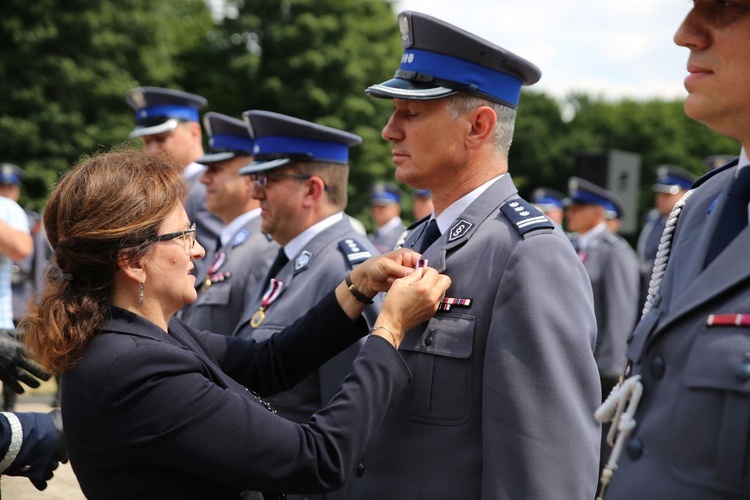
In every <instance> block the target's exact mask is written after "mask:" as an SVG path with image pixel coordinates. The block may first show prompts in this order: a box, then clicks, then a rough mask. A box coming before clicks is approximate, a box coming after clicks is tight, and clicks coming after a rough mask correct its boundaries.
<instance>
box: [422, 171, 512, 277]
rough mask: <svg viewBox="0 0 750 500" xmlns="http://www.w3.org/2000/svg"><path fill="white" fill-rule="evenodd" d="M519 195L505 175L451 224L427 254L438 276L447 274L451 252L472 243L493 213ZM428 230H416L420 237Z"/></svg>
mask: <svg viewBox="0 0 750 500" xmlns="http://www.w3.org/2000/svg"><path fill="white" fill-rule="evenodd" d="M516 193H518V190H517V189H516V187H515V186H514V185H513V179H512V178H511V176H510V174H505V175H503V176H502V177H501V178H500V179H498V180H497V181H496V182H494V183H493V184H492V185H491V186H490V187H489V188H487V189H486V190H485V192H484V193H482V194H481V195H480V196H479V198H477V199H476V200H474V202H473V203H472V204H471V205H469V206H468V207H467V208H466V210H464V211H463V213H462V214H461V215H459V216H458V218H456V220H454V221H453V222H452V223H451V225H450V227H449V228H448V231H446V232H444V233H443V234H442V235H441V236H440V238H438V239H437V240H436V241H435V243H433V244H432V246H431V247H430V248H428V249H427V251H426V252H425V253H424V258H426V259H427V260H428V262H429V266H430V267H432V268H434V269H435V270H436V271H438V272H441V273H442V272H444V271H445V270H446V256H447V254H448V252H451V251H453V250H454V249H456V248H457V247H459V246H461V245H463V244H464V243H466V242H467V241H469V239H470V238H471V236H472V235H473V234H474V233H475V232H476V230H477V228H478V227H479V226H480V225H481V224H482V222H484V220H485V219H487V218H488V217H490V216H491V215H492V214H493V213H496V212H497V210H498V207H499V206H500V205H501V204H502V203H503V202H505V201H506V200H507V199H508V198H510V197H511V196H513V195H515V194H516ZM426 227H427V224H422V226H420V228H417V230H418V231H419V234H420V235H421V232H422V231H424V230H425V228H426ZM415 232H417V231H415ZM417 239H419V238H415V239H414V240H412V241H411V246H414V243H415V242H416V240H417Z"/></svg>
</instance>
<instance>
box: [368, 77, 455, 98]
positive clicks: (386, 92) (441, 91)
mask: <svg viewBox="0 0 750 500" xmlns="http://www.w3.org/2000/svg"><path fill="white" fill-rule="evenodd" d="M365 93H367V94H368V95H371V96H373V97H380V98H381V99H418V100H424V99H441V98H443V97H448V96H450V95H453V94H456V93H458V91H456V90H453V89H449V88H447V87H436V86H434V85H429V84H426V83H416V82H412V81H409V80H404V79H402V78H392V79H390V80H388V81H386V82H383V83H378V84H377V85H371V86H369V87H367V88H366V89H365Z"/></svg>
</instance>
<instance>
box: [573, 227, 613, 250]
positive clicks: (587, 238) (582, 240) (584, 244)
mask: <svg viewBox="0 0 750 500" xmlns="http://www.w3.org/2000/svg"><path fill="white" fill-rule="evenodd" d="M606 230H607V223H606V222H601V223H599V224H597V225H596V226H594V227H593V228H591V229H589V230H588V231H586V232H585V233H578V238H576V239H577V242H578V248H579V250H586V249H587V248H588V247H589V245H591V242H592V241H594V240H595V239H596V237H597V236H599V235H600V234H602V233H603V232H604V231H606Z"/></svg>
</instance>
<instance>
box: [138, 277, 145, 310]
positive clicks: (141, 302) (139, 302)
mask: <svg viewBox="0 0 750 500" xmlns="http://www.w3.org/2000/svg"><path fill="white" fill-rule="evenodd" d="M145 284H146V282H145V281H143V282H141V283H140V284H139V285H138V286H139V288H140V289H141V298H140V299H139V300H138V305H139V306H142V305H143V285H145Z"/></svg>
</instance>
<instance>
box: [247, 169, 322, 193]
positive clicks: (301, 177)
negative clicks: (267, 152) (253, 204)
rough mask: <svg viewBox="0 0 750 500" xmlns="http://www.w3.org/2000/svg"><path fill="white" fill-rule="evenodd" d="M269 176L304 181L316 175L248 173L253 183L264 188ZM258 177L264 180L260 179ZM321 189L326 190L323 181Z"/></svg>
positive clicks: (266, 185)
mask: <svg viewBox="0 0 750 500" xmlns="http://www.w3.org/2000/svg"><path fill="white" fill-rule="evenodd" d="M269 177H270V178H273V177H276V178H277V179H297V180H300V181H306V180H308V179H312V178H313V177H318V176H316V175H308V174H286V173H284V172H259V173H257V174H250V178H251V179H252V180H253V182H254V183H255V185H256V186H258V187H259V188H262V189H266V188H267V187H268V178H269ZM260 179H264V180H263V181H260ZM323 189H324V190H325V191H328V184H326V183H325V182H324V183H323Z"/></svg>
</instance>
